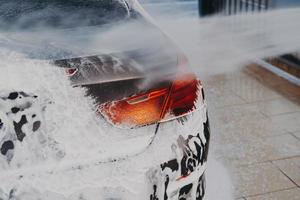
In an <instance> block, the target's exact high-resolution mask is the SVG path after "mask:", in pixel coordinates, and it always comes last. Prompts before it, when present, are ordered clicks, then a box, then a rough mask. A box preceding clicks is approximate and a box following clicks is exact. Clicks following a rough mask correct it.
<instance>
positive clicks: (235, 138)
mask: <svg viewBox="0 0 300 200" xmlns="http://www.w3.org/2000/svg"><path fill="white" fill-rule="evenodd" d="M204 84H205V86H206V97H207V99H208V102H209V107H210V118H211V126H212V143H211V149H210V150H211V152H210V154H214V157H216V158H217V159H218V160H219V161H221V162H222V163H223V164H224V165H225V166H226V168H227V169H228V170H229V172H230V173H231V174H232V179H233V183H234V194H235V195H234V196H235V198H236V199H241V200H242V199H243V200H261V199H268V200H270V199H278V200H296V199H297V200H300V87H297V86H295V85H293V84H290V83H289V82H287V81H285V80H283V79H281V78H279V77H277V76H276V75H273V74H272V73H270V72H269V71H267V70H265V69H263V68H260V67H257V66H249V67H247V68H245V69H243V70H241V71H238V72H233V73H230V74H226V75H218V76H214V77H213V78H210V79H208V80H205V81H204Z"/></svg>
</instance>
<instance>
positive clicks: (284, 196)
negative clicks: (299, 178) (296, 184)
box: [246, 188, 300, 200]
mask: <svg viewBox="0 0 300 200" xmlns="http://www.w3.org/2000/svg"><path fill="white" fill-rule="evenodd" d="M246 199H247V200H300V188H293V189H289V190H283V191H278V192H272V193H269V194H264V195H258V196H255V197H248V198H246Z"/></svg>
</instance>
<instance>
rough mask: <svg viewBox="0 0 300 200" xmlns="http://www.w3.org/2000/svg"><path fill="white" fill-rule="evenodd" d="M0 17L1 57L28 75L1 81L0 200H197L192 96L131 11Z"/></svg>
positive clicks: (198, 161) (49, 5) (179, 57)
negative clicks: (18, 66)
mask: <svg viewBox="0 0 300 200" xmlns="http://www.w3.org/2000/svg"><path fill="white" fill-rule="evenodd" d="M0 12H1V13H0V24H1V27H2V28H0V36H1V38H2V39H1V40H0V43H1V44H2V45H1V46H2V48H5V49H6V51H8V52H17V54H18V55H19V54H21V55H22V56H24V58H22V59H21V61H20V63H21V66H22V67H21V68H19V70H18V69H17V70H16V71H15V72H16V73H23V72H27V71H28V70H33V71H30V72H28V73H29V75H30V76H32V77H35V78H32V80H30V78H25V77H26V74H25V73H24V75H23V74H21V75H20V77H24V79H26V80H24V81H23V80H11V79H10V80H4V79H5V76H9V75H10V74H7V75H5V76H1V77H3V79H2V80H1V85H2V86H1V87H0V150H1V151H0V152H1V154H0V168H1V173H0V177H1V178H0V180H1V181H0V199H22V200H23V199H31V200H32V199H130V200H132V199H139V200H140V199H150V200H171V199H180V200H183V199H192V200H201V199H203V198H204V196H205V169H206V163H207V156H208V150H209V140H210V128H209V119H208V114H207V104H206V101H205V96H204V90H203V86H202V83H201V81H200V80H199V78H198V77H197V76H196V75H195V74H194V73H193V72H192V71H191V69H190V66H189V62H188V59H187V57H186V56H185V55H184V53H183V52H182V50H181V49H180V48H179V47H177V46H176V44H175V42H173V40H172V39H171V37H170V36H168V35H167V34H166V33H164V32H163V31H162V30H161V29H160V28H158V26H157V25H156V24H155V21H154V20H153V19H152V18H151V17H150V16H149V15H148V14H147V12H146V11H145V10H144V9H143V8H142V6H141V5H140V4H139V2H137V1H134V0H132V1H131V0H101V1H100V0H70V1H64V0H51V1H50V0H43V1H42V0H10V1H7V0H4V1H3V0H2V1H1V4H0ZM3 38H5V40H3ZM7 55H11V54H10V53H9V54H7ZM8 57H9V56H8ZM12 60H20V59H15V58H14V59H12ZM1 62H2V63H4V62H5V61H4V60H3V59H2V61H1ZM11 62H14V61H11ZM8 63H9V62H8ZM3 65H4V64H3ZM8 65H9V64H8ZM19 65H20V64H19ZM32 65H37V66H39V67H37V66H33V67H32V68H30V67H28V66H32ZM41 65H46V66H51V69H49V68H47V67H41ZM4 66H7V64H6V65H4ZM26 66H27V68H26ZM4 69H5V68H4V67H3V66H2V70H3V71H4V72H6V73H8V71H9V70H10V69H11V68H7V69H8V70H7V71H5V70H4ZM2 70H1V71H2ZM34 70H39V71H38V72H39V73H36V72H35V71H34ZM51 70H55V72H56V71H58V72H59V74H58V73H52V71H51ZM41 74H42V75H41ZM36 76H37V78H36ZM42 76H43V77H42ZM43 78H45V80H49V81H44V82H43ZM64 78H65V79H66V82H65V81H64V80H65V79H64ZM11 82H20V84H19V85H20V86H18V87H17V86H15V85H14V84H12V85H13V86H11V85H9V84H10V83H11ZM26 82H31V86H32V87H33V86H34V87H35V88H38V89H32V90H31V88H30V87H27V88H29V89H24V88H26V87H23V84H25V83H26ZM32 82H33V83H32ZM42 84H44V86H42ZM68 84H70V88H72V89H70V88H68ZM40 85H41V86H40ZM51 85H54V86H53V88H52V89H47V87H51ZM1 88H2V89H3V88H7V89H6V90H2V89H1ZM51 91H52V93H51ZM60 91H61V92H60ZM75 93H76V94H75ZM76 95H77V96H76ZM81 97H82V98H81ZM84 102H89V103H90V104H89V103H87V104H85V103H84ZM89 116H95V119H94V118H93V117H91V118H89Z"/></svg>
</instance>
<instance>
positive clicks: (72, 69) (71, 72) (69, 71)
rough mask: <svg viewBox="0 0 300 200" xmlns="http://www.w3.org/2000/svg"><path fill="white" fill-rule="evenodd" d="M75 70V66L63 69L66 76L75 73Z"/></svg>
mask: <svg viewBox="0 0 300 200" xmlns="http://www.w3.org/2000/svg"><path fill="white" fill-rule="evenodd" d="M77 71H78V69H77V68H66V69H65V72H66V74H67V76H73V75H74V74H76V72H77Z"/></svg>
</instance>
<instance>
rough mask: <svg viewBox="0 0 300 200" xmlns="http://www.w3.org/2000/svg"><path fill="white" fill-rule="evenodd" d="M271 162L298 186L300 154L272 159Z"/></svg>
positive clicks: (299, 181) (299, 183) (299, 182)
mask: <svg viewBox="0 0 300 200" xmlns="http://www.w3.org/2000/svg"><path fill="white" fill-rule="evenodd" d="M273 163H274V164H275V165H276V166H278V167H279V168H280V169H281V170H282V171H283V172H284V173H285V174H286V175H287V176H288V177H290V178H291V179H292V180H293V181H294V182H295V183H296V184H297V185H298V186H299V187H300V156H299V157H295V158H290V159H284V160H278V161H273Z"/></svg>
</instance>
